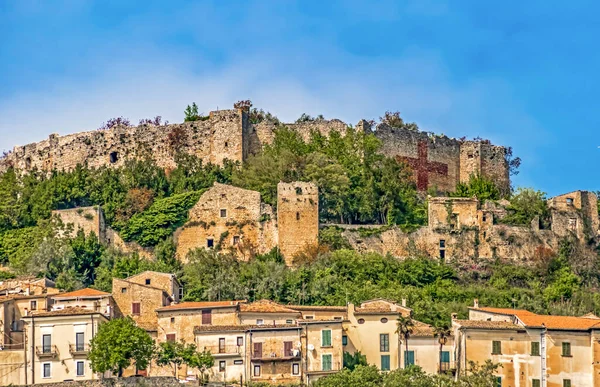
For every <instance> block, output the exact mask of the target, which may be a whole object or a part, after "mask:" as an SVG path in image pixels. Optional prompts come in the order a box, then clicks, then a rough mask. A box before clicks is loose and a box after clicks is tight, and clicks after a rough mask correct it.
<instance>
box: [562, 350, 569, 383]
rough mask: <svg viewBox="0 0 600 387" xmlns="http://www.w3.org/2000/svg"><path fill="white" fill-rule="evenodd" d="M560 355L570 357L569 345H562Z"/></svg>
mask: <svg viewBox="0 0 600 387" xmlns="http://www.w3.org/2000/svg"><path fill="white" fill-rule="evenodd" d="M562 355H563V356H571V343H562ZM569 383H570V382H569Z"/></svg>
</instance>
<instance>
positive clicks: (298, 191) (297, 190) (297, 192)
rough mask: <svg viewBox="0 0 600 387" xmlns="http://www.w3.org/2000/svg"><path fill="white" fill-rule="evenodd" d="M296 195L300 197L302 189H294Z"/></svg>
mask: <svg viewBox="0 0 600 387" xmlns="http://www.w3.org/2000/svg"><path fill="white" fill-rule="evenodd" d="M296 195H302V188H300V187H296Z"/></svg>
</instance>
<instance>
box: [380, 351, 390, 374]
mask: <svg viewBox="0 0 600 387" xmlns="http://www.w3.org/2000/svg"><path fill="white" fill-rule="evenodd" d="M381 370H382V371H389V370H390V355H381Z"/></svg>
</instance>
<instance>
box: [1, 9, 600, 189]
mask: <svg viewBox="0 0 600 387" xmlns="http://www.w3.org/2000/svg"><path fill="white" fill-rule="evenodd" d="M598 12H600V5H598V4H596V3H595V2H592V1H577V0H575V1H570V2H557V1H556V2H555V1H548V0H546V1H536V0H531V1H527V2H523V1H503V2H496V4H495V5H494V4H492V2H484V1H432V0H420V1H364V2H361V1H353V0H344V1H322V0H321V1H308V0H304V1H285V0H281V1H252V0H246V1H222V0H221V1H176V0H171V1H151V0H145V1H143V2H140V1H125V0H119V1H110V0H103V1H87V0H72V1H58V0H56V1H51V0H47V1H46V0H37V1H33V0H19V1H13V0H0V20H2V23H0V150H2V149H11V148H12V147H13V146H14V145H17V144H19V145H23V144H26V143H29V142H34V141H39V140H42V139H44V138H46V137H47V136H48V134H50V133H52V132H56V133H60V134H67V133H71V132H77V131H83V130H91V129H95V128H97V127H98V126H100V125H101V124H102V122H103V121H105V120H106V119H108V118H110V117H113V116H121V115H122V116H125V117H128V118H129V119H131V120H132V121H136V122H137V120H138V119H140V118H144V117H151V116H154V115H162V116H163V117H164V118H166V119H168V120H169V121H171V122H179V121H182V120H183V109H184V108H185V106H186V105H187V104H188V103H190V102H192V101H196V102H197V103H198V105H199V106H200V109H201V110H203V111H204V112H208V111H210V110H214V109H216V108H229V107H231V106H232V104H233V102H235V101H237V100H240V99H251V100H252V101H253V102H254V105H255V106H257V107H262V108H265V109H266V110H269V111H271V112H272V113H274V114H276V115H277V116H278V117H279V118H281V119H283V120H284V121H292V120H295V119H296V118H297V117H299V116H300V114H302V113H303V112H308V113H310V114H312V115H316V114H324V115H325V116H326V117H328V118H340V119H342V120H344V121H346V122H348V123H352V124H355V123H356V122H358V120H360V119H361V118H367V119H371V118H377V117H379V116H380V115H382V113H383V112H384V111H386V110H399V111H401V112H402V115H403V116H404V118H405V119H406V120H409V121H416V122H417V123H418V124H419V126H420V127H421V128H422V129H424V130H427V131H434V132H437V133H444V134H447V135H449V136H454V137H462V136H468V137H475V136H481V137H484V138H490V139H491V140H492V142H494V143H495V144H500V145H507V146H512V147H513V149H514V152H515V154H516V155H518V156H520V157H521V158H522V159H523V164H522V167H521V173H520V174H519V175H518V176H517V177H515V178H514V184H515V185H516V186H531V187H535V188H537V189H541V190H543V191H545V192H547V193H548V194H549V195H554V194H559V193H562V192H568V191H571V190H575V189H588V190H600V182H599V179H598V178H599V175H600V173H599V170H598V166H599V161H600V148H599V146H600V136H599V135H598V128H599V127H600V125H599V124H600V118H599V117H600V115H599V114H597V108H598V106H599V103H600V98H599V97H598V90H600V77H599V76H598V75H597V73H598V69H600V50H599V48H600V47H599V45H600V44H599V43H598V37H599V36H600V23H599V22H598V17H597V15H598Z"/></svg>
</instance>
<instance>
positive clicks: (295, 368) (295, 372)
mask: <svg viewBox="0 0 600 387" xmlns="http://www.w3.org/2000/svg"><path fill="white" fill-rule="evenodd" d="M292 375H300V364H298V363H293V364H292Z"/></svg>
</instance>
